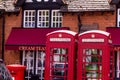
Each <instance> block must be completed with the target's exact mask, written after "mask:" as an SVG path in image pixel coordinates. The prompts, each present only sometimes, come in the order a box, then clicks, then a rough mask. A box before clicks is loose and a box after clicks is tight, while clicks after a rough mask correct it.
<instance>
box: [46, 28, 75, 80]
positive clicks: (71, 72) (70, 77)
mask: <svg viewBox="0 0 120 80" xmlns="http://www.w3.org/2000/svg"><path fill="white" fill-rule="evenodd" d="M69 32H70V33H71V32H72V31H68V32H67V30H66V31H63V32H62V31H58V32H53V33H50V34H48V35H47V41H46V60H45V80H51V79H50V76H51V75H50V49H51V48H66V49H68V70H67V71H68V72H67V80H75V64H76V61H75V55H76V53H75V52H76V50H75V48H76V47H75V46H76V42H75V41H76V35H77V34H74V35H72V34H70V33H69ZM61 35H62V36H61ZM50 38H70V41H68V42H67V41H66V42H64V41H61V42H60V41H59V42H57V41H52V42H51V41H50Z"/></svg>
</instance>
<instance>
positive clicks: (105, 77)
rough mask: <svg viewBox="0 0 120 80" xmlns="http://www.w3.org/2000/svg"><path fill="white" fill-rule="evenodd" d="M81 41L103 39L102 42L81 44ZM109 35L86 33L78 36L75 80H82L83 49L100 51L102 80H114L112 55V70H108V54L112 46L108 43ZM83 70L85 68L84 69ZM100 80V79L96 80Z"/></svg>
mask: <svg viewBox="0 0 120 80" xmlns="http://www.w3.org/2000/svg"><path fill="white" fill-rule="evenodd" d="M82 39H104V42H89V41H88V42H82ZM109 40H111V39H110V34H109V35H104V34H101V33H99V32H88V33H84V34H80V35H79V36H78V64H77V80H87V79H82V78H83V75H82V71H83V66H82V65H83V49H93V48H94V49H101V50H102V80H114V67H113V66H114V58H113V57H114V54H112V55H113V56H112V58H113V64H112V70H111V69H110V53H111V50H112V46H111V44H110V43H109ZM84 69H85V68H84ZM110 71H112V77H111V78H110ZM97 80H101V79H97Z"/></svg>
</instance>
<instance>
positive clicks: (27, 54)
mask: <svg viewBox="0 0 120 80" xmlns="http://www.w3.org/2000/svg"><path fill="white" fill-rule="evenodd" d="M34 54H35V53H34V51H32V52H31V51H27V52H26V51H23V59H22V64H23V65H25V64H24V62H25V60H27V64H26V65H25V66H26V70H27V71H28V76H25V78H27V79H28V80H29V79H30V78H31V75H30V71H31V70H32V73H33V72H34ZM30 55H32V56H30ZM31 61H33V65H31Z"/></svg>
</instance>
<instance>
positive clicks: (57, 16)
mask: <svg viewBox="0 0 120 80" xmlns="http://www.w3.org/2000/svg"><path fill="white" fill-rule="evenodd" d="M61 25H62V13H60V12H59V10H52V19H51V27H52V28H59V27H61Z"/></svg>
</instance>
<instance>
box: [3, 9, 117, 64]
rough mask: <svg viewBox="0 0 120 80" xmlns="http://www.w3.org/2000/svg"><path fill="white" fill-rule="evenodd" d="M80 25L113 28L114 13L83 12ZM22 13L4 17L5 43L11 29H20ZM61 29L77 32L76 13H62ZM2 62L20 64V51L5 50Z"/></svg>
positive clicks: (114, 21) (102, 28) (104, 28)
mask: <svg viewBox="0 0 120 80" xmlns="http://www.w3.org/2000/svg"><path fill="white" fill-rule="evenodd" d="M21 12H22V11H21ZM80 19H81V23H82V25H92V24H98V29H99V30H104V31H105V30H106V27H110V26H115V24H116V13H115V12H114V13H112V12H93V13H90V12H85V13H83V14H81V16H80ZM21 24H22V13H20V14H19V15H18V16H16V15H15V14H11V15H5V42H6V40H7V38H8V36H9V34H10V32H11V29H12V27H21ZM62 26H63V27H69V28H70V30H72V31H75V32H78V15H77V13H64V15H63V24H62ZM4 61H5V63H6V64H13V63H20V51H15V50H5V52H4Z"/></svg>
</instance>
